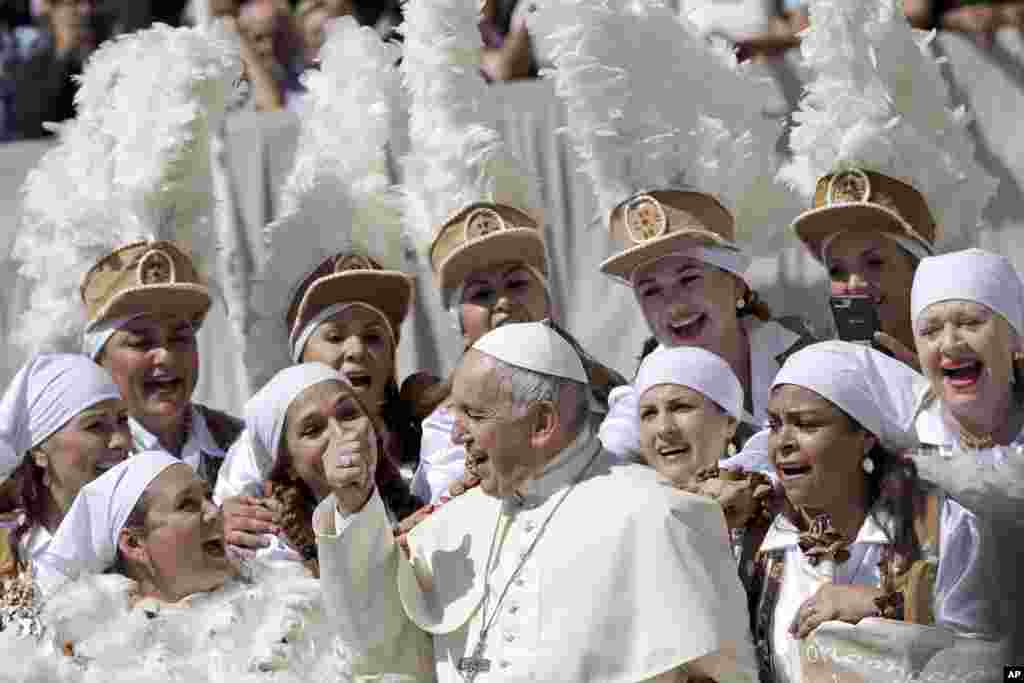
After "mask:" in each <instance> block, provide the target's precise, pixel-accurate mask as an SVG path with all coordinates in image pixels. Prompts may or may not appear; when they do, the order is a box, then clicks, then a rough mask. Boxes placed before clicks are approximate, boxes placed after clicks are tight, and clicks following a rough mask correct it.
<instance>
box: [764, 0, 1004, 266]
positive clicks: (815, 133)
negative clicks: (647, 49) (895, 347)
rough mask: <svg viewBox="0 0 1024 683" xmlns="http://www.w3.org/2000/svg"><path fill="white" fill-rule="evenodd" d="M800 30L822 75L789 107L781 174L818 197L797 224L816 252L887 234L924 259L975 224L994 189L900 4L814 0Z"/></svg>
mask: <svg viewBox="0 0 1024 683" xmlns="http://www.w3.org/2000/svg"><path fill="white" fill-rule="evenodd" d="M809 10H810V27H809V28H808V29H807V31H805V32H804V34H803V37H802V41H803V42H802V45H801V51H802V54H803V60H804V64H805V65H806V66H807V67H808V68H810V69H811V70H813V72H814V73H815V79H814V81H813V82H812V83H810V85H808V87H807V89H806V92H805V95H804V97H803V99H802V101H801V103H800V108H799V109H798V110H797V111H796V112H795V113H794V114H793V122H794V126H793V131H792V136H791V138H790V146H791V148H792V152H793V159H792V161H791V162H790V163H789V164H788V165H786V166H785V167H784V168H783V169H782V170H781V171H780V173H779V178H780V179H781V180H782V181H784V182H786V183H788V184H789V185H790V186H791V187H792V188H793V189H795V190H796V191H797V192H798V193H800V194H801V195H802V196H803V197H804V198H805V200H809V201H810V202H812V206H811V208H809V209H807V210H805V211H804V212H803V213H801V214H800V215H799V216H798V217H797V218H796V220H795V221H793V230H794V231H795V233H796V235H797V237H798V238H799V239H800V240H801V241H802V242H803V244H804V245H805V246H806V247H807V248H808V250H809V251H810V253H811V255H812V256H813V257H814V258H815V259H817V260H819V261H821V262H822V263H824V262H825V252H826V250H827V248H828V245H829V244H830V243H831V241H832V240H833V239H835V238H836V237H837V236H839V235H842V234H844V233H846V232H850V231H862V230H872V231H878V232H881V233H883V234H886V235H889V236H891V237H892V238H893V239H894V240H895V241H896V242H897V243H899V244H900V245H901V246H903V248H904V249H906V250H907V251H908V252H910V253H911V254H913V255H915V256H916V257H917V258H922V257H924V256H927V255H930V254H934V253H935V252H936V250H937V249H939V248H940V247H941V245H942V244H943V243H952V244H955V243H956V240H957V239H958V238H959V237H961V236H963V235H964V234H965V233H966V234H967V235H970V234H971V233H972V232H973V231H974V230H975V229H976V227H977V225H978V222H979V220H980V218H981V212H982V210H983V209H984V207H985V205H986V204H987V203H988V201H989V199H990V198H991V196H992V194H993V193H994V191H995V188H996V181H995V180H993V179H992V178H991V177H990V176H989V175H988V174H987V173H986V172H985V171H984V170H983V169H982V168H981V167H980V166H979V165H978V163H977V162H976V161H975V158H974V143H973V141H972V140H971V138H970V136H969V134H968V132H967V124H968V122H969V121H968V117H967V113H966V111H965V110H964V108H963V107H960V108H958V109H953V108H951V106H950V97H949V92H948V88H947V86H946V83H945V80H944V78H943V76H942V73H941V72H940V70H939V65H938V63H937V61H936V59H935V58H934V57H933V56H932V54H931V52H930V50H931V48H930V43H931V41H932V40H933V39H934V34H931V33H924V32H920V31H915V30H914V29H912V28H911V27H910V25H909V24H908V23H907V21H906V19H905V18H904V16H903V12H902V4H901V3H900V2H898V1H897V0H870V1H869V2H856V3H837V2H834V1H833V0H814V1H812V2H811V3H810V7H809Z"/></svg>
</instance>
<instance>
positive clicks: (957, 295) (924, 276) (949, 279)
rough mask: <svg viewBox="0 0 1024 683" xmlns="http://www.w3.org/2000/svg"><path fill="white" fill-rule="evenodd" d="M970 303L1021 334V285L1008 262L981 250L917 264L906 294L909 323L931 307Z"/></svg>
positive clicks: (1023, 329)
mask: <svg viewBox="0 0 1024 683" xmlns="http://www.w3.org/2000/svg"><path fill="white" fill-rule="evenodd" d="M954 300H956V301H973V302H974V303H978V304H982V305H983V306H988V307H989V308H990V309H992V310H993V311H995V312H996V313H998V314H999V315H1001V316H1003V317H1004V318H1006V321H1007V322H1008V323H1010V325H1011V326H1012V327H1013V329H1014V330H1016V331H1017V334H1022V333H1024V285H1022V284H1021V279H1020V276H1019V275H1018V274H1017V271H1016V270H1015V269H1014V267H1013V264H1012V263H1010V261H1009V259H1007V258H1006V257H1005V256H1000V255H999V254H993V253H992V252H990V251H985V250H983V249H965V250H963V251H954V252H952V253H949V254H942V255H941V256H932V257H929V258H926V259H924V260H922V261H921V263H920V265H918V266H917V272H916V273H915V274H914V287H913V289H912V290H911V293H910V310H911V320H912V321H913V323H914V325H915V326H916V325H917V321H918V318H920V316H921V314H922V313H924V311H925V309H926V308H928V307H929V306H931V305H932V304H937V303H939V302H942V301H954Z"/></svg>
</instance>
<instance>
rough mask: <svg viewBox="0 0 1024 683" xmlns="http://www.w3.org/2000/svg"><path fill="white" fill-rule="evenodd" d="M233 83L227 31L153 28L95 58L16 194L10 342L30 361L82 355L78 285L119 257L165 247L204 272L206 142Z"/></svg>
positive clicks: (208, 205) (236, 61) (234, 63)
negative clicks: (26, 287)
mask: <svg viewBox="0 0 1024 683" xmlns="http://www.w3.org/2000/svg"><path fill="white" fill-rule="evenodd" d="M240 75H241V61H240V58H239V54H238V48H237V45H235V44H234V43H233V42H232V40H231V39H230V37H229V36H228V34H227V33H226V32H224V31H223V29H211V30H199V29H191V28H173V29H172V28H170V27H168V26H164V25H159V24H158V25H155V26H154V27H153V28H151V29H148V30H145V31H140V32H138V33H133V34H129V35H125V36H121V37H119V38H117V39H116V40H113V41H111V42H108V43H106V44H104V45H103V46H101V47H100V48H99V49H98V50H97V51H96V53H94V54H93V56H92V58H91V59H90V60H89V62H88V64H87V65H86V68H85V71H84V73H83V75H82V77H81V87H80V89H79V91H78V93H77V95H76V98H75V100H76V105H77V116H76V118H75V119H73V120H71V121H69V122H67V123H65V124H63V125H61V126H59V127H58V133H59V144H58V145H57V146H56V147H55V148H54V149H52V150H51V151H49V152H48V153H47V154H46V155H45V156H44V157H43V158H42V160H41V161H40V162H39V165H38V166H37V167H36V168H35V169H34V170H33V171H32V172H30V174H29V176H28V178H27V180H26V182H25V185H24V188H23V194H24V206H23V222H22V225H21V226H20V228H19V231H18V235H17V238H16V240H15V243H14V247H13V251H12V255H13V257H14V258H15V259H16V260H18V261H20V262H21V264H22V265H21V267H20V271H19V272H20V273H21V275H22V276H24V277H26V278H28V279H29V280H31V281H32V282H33V291H32V293H31V299H30V303H29V309H28V310H27V311H26V312H25V313H24V315H23V316H22V317H21V319H20V321H19V322H18V326H17V330H16V331H15V333H14V341H15V342H16V343H18V344H19V345H20V346H22V347H23V348H24V349H25V350H26V351H27V352H29V353H37V352H40V351H47V350H63V351H78V350H80V343H81V335H82V333H83V331H84V329H85V327H86V325H87V324H88V323H91V322H95V321H93V320H90V319H89V315H90V314H89V313H87V311H86V307H85V306H83V302H82V298H81V294H80V291H79V288H80V286H81V285H82V281H83V277H84V276H85V275H86V274H87V273H88V272H89V271H90V269H91V268H93V266H95V265H96V264H97V262H98V261H99V260H100V259H102V258H104V257H106V256H108V255H109V254H111V252H113V251H115V250H116V249H117V248H118V247H120V246H123V245H125V244H127V243H131V242H152V241H168V242H173V243H175V244H176V245H178V246H179V247H181V248H183V249H185V250H186V251H189V252H191V255H192V256H193V258H194V259H197V260H199V261H201V260H202V259H203V257H207V256H208V255H209V254H210V253H212V251H213V250H214V248H215V244H214V237H213V229H212V225H211V216H210V214H211V211H212V203H213V198H212V197H211V192H210V170H209V158H210V155H209V133H210V131H211V130H213V129H215V128H217V127H218V126H219V125H220V121H221V120H222V118H223V116H224V114H225V111H226V108H227V105H228V102H229V101H230V99H231V98H232V97H233V94H234V92H235V86H236V83H237V81H238V78H239V76H240ZM174 259H175V260H177V259H178V256H177V255H175V256H174ZM176 263H177V261H176ZM166 265H170V266H171V268H172V269H173V268H174V267H175V264H172V263H168V264H166ZM179 265H180V264H179ZM195 265H196V266H197V268H198V269H199V270H200V271H201V270H202V265H201V262H197V263H196V264H195ZM140 279H141V276H140ZM171 279H172V280H173V275H172V276H171ZM197 287H199V285H197Z"/></svg>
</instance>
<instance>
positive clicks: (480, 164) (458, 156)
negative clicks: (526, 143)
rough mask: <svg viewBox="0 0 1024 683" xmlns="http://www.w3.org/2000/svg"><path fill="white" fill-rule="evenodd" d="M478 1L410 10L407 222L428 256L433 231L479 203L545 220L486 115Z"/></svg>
mask: <svg viewBox="0 0 1024 683" xmlns="http://www.w3.org/2000/svg"><path fill="white" fill-rule="evenodd" d="M479 22H480V5H479V3H478V2H477V0H417V2H410V3H408V4H406V5H405V23H404V24H403V29H402V30H403V31H404V34H405V51H404V55H403V59H402V73H403V77H404V82H405V86H406V88H407V89H408V90H409V93H410V95H411V104H410V114H409V117H410V121H409V131H410V140H411V143H412V151H411V154H410V155H409V156H408V157H407V158H406V159H405V160H404V170H405V203H406V208H405V222H406V229H407V232H408V234H409V236H410V237H411V238H412V240H413V241H414V242H415V243H416V244H417V245H418V246H419V247H420V248H421V249H423V250H424V251H426V249H427V248H429V245H430V243H431V241H432V239H433V236H434V235H433V231H434V229H435V228H437V227H439V226H440V225H442V224H443V223H444V221H445V220H446V219H447V218H448V217H450V216H451V214H453V213H454V212H456V211H458V210H459V209H461V208H463V207H465V206H466V205H468V204H471V203H473V202H478V201H490V202H500V203H503V204H508V205H511V206H513V207H515V208H518V209H520V210H523V211H526V212H527V213H529V214H531V215H534V216H535V217H537V218H538V220H539V219H540V216H539V211H540V210H541V208H542V207H541V204H540V194H539V191H538V187H537V182H536V180H535V179H534V178H532V177H529V176H528V175H527V173H526V171H525V169H524V168H522V167H521V165H520V163H519V160H518V159H516V158H515V156H514V155H513V154H512V153H511V152H510V150H508V148H507V146H506V144H505V142H504V141H503V140H502V139H501V135H500V134H499V133H498V131H497V130H496V129H495V128H494V126H493V125H492V124H491V123H490V122H488V121H486V120H485V118H484V116H483V114H482V111H483V103H484V99H485V97H486V96H487V83H486V82H485V81H484V78H483V76H482V75H481V74H480V53H481V49H482V47H483V43H482V40H481V38H480V29H479Z"/></svg>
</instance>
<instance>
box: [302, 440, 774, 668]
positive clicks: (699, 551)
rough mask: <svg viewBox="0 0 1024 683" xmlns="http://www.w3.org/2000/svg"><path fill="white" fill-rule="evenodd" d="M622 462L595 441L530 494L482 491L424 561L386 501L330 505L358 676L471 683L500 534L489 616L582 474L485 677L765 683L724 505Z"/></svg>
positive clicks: (419, 534) (327, 543) (534, 556)
mask: <svg viewBox="0 0 1024 683" xmlns="http://www.w3.org/2000/svg"><path fill="white" fill-rule="evenodd" d="M617 462H618V461H617V459H616V458H615V456H613V455H611V454H610V453H607V452H605V451H604V450H603V449H602V448H601V445H600V442H599V441H598V440H597V439H596V438H595V437H594V436H593V434H592V433H590V432H584V434H582V435H581V436H580V437H579V438H578V439H577V440H576V441H575V442H574V443H573V444H572V445H571V446H570V447H569V448H567V449H566V450H564V451H563V452H562V453H561V454H560V455H559V456H558V457H557V458H556V460H555V461H554V462H552V463H551V464H550V465H549V466H548V467H547V468H546V469H545V471H544V472H543V473H542V475H541V476H540V477H539V478H537V479H535V480H532V481H531V482H529V484H528V486H527V490H526V491H525V492H523V493H524V495H523V496H521V497H517V498H516V499H514V500H512V499H509V500H504V501H503V500H499V499H497V498H492V497H489V496H487V495H486V494H484V493H483V492H482V491H480V490H479V489H474V490H472V491H470V492H468V493H466V494H464V495H462V496H460V497H458V498H455V499H454V500H452V501H451V502H450V503H448V504H446V505H445V506H444V507H442V508H441V509H439V510H438V511H437V512H436V513H435V514H434V515H433V516H431V517H430V518H428V519H427V520H426V521H424V522H423V523H421V524H420V525H419V526H418V527H417V528H416V529H414V530H413V532H412V533H411V534H410V536H409V546H410V550H411V557H412V561H411V562H410V561H408V560H406V558H405V557H404V555H403V554H402V553H401V552H400V550H399V547H398V546H397V545H396V543H395V541H394V539H393V536H392V531H391V527H390V525H389V524H388V520H387V517H386V515H385V513H384V506H383V504H382V502H381V499H380V497H379V495H378V494H377V493H376V492H375V493H374V494H373V495H372V497H371V498H370V500H369V502H368V503H367V505H366V506H365V507H364V508H363V510H361V511H360V512H358V513H356V514H354V515H350V516H346V515H343V514H341V513H339V512H338V511H337V509H336V504H335V499H334V497H333V496H331V497H329V498H327V499H326V500H324V501H323V502H322V503H321V505H320V506H319V507H318V508H317V510H316V513H315V515H314V526H315V529H316V532H317V542H318V544H319V554H320V571H321V583H322V585H323V589H324V593H325V596H324V597H325V600H326V601H327V604H328V609H329V610H330V614H331V618H332V619H334V620H336V622H337V625H338V629H339V632H340V635H341V637H342V638H343V639H344V640H345V641H346V645H348V646H349V647H351V648H353V649H354V650H355V651H356V652H358V653H359V654H358V657H357V659H358V661H357V666H356V668H357V673H375V672H396V673H397V672H402V673H413V674H415V676H416V678H417V680H424V681H429V680H435V677H436V680H438V681H444V682H449V681H451V682H456V681H460V680H461V678H460V674H459V672H458V671H457V665H458V662H459V660H460V659H461V658H462V657H464V656H469V655H470V654H471V653H472V651H473V648H474V647H475V645H476V643H477V640H478V637H479V633H480V628H481V625H482V609H481V603H482V602H483V597H484V592H485V590H484V588H485V584H484V581H485V580H488V572H487V570H486V567H485V565H486V564H487V558H488V554H489V549H490V547H491V542H492V539H495V538H496V539H497V540H498V545H497V546H496V548H497V550H496V552H495V553H494V555H495V557H496V559H497V561H496V563H493V564H494V568H493V571H492V572H491V574H490V577H489V580H490V581H491V589H490V598H489V600H488V603H489V605H490V607H489V610H490V611H489V615H490V614H493V613H494V605H495V603H496V602H497V601H498V597H499V596H500V595H501V593H502V591H503V590H504V588H505V586H506V585H507V584H508V581H509V579H510V577H511V576H512V573H513V571H514V570H515V568H516V566H517V565H518V564H519V561H520V559H521V557H522V554H523V553H525V552H526V550H527V548H528V547H529V546H530V544H531V543H532V541H533V539H534V538H535V536H536V534H538V533H540V532H541V530H542V528H543V526H544V521H545V519H547V518H548V515H549V514H550V513H551V511H552V509H553V508H554V506H556V505H559V501H560V500H561V499H562V497H563V496H564V495H565V492H566V491H567V490H568V489H569V487H572V485H573V482H574V481H577V480H579V484H578V485H576V486H575V488H572V489H571V491H569V493H568V497H567V498H565V500H564V502H563V503H562V504H561V505H560V507H558V509H557V510H556V511H555V513H554V515H553V517H551V521H550V523H549V524H548V526H547V529H546V531H544V532H543V535H542V536H541V538H540V539H539V541H538V543H537V545H536V547H535V549H534V550H533V552H532V553H529V554H528V558H527V560H526V563H525V565H524V566H523V569H522V571H521V572H520V573H519V575H518V577H517V578H515V579H514V580H513V581H512V582H511V585H509V588H508V592H507V595H506V596H505V598H504V600H503V601H502V603H501V605H500V609H499V611H498V613H497V617H496V618H495V620H494V625H493V626H492V627H491V629H490V633H489V634H488V637H487V647H486V649H485V650H484V655H483V656H484V657H485V658H486V659H487V660H489V663H490V670H489V671H487V672H484V673H481V674H479V675H478V677H477V678H476V680H477V681H478V682H480V683H483V682H488V683H491V682H494V681H559V682H564V681H595V682H596V681H603V682H608V683H612V682H615V683H618V682H623V683H625V682H627V681H644V680H648V679H651V678H654V677H655V676H657V675H659V674H662V673H664V672H668V671H671V670H673V669H676V668H677V667H679V666H680V665H682V664H685V663H687V662H694V660H698V659H700V661H699V662H698V663H699V664H700V665H701V666H702V667H703V668H704V670H705V671H707V672H708V673H709V674H712V675H713V677H714V678H716V679H717V680H722V681H730V682H731V681H754V680H756V665H755V663H754V659H753V651H752V649H751V645H750V639H749V636H748V632H749V629H748V618H747V608H746V602H745V597H744V593H743V590H742V588H741V586H740V582H739V579H738V577H737V572H736V564H735V561H734V560H733V559H732V553H731V551H730V546H729V537H728V534H727V531H726V527H725V520H724V517H723V515H722V512H721V509H720V508H719V506H718V504H717V503H715V502H713V501H711V500H710V499H706V498H702V497H699V496H694V495H690V494H687V493H682V492H680V491H677V490H675V489H672V488H670V487H668V486H665V485H664V484H661V483H659V482H658V480H657V475H656V474H655V472H654V471H653V470H651V469H648V468H646V467H643V466H640V465H620V464H617ZM588 464H589V467H588ZM499 518H500V521H501V523H500V526H499ZM673 680H674V679H673Z"/></svg>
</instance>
